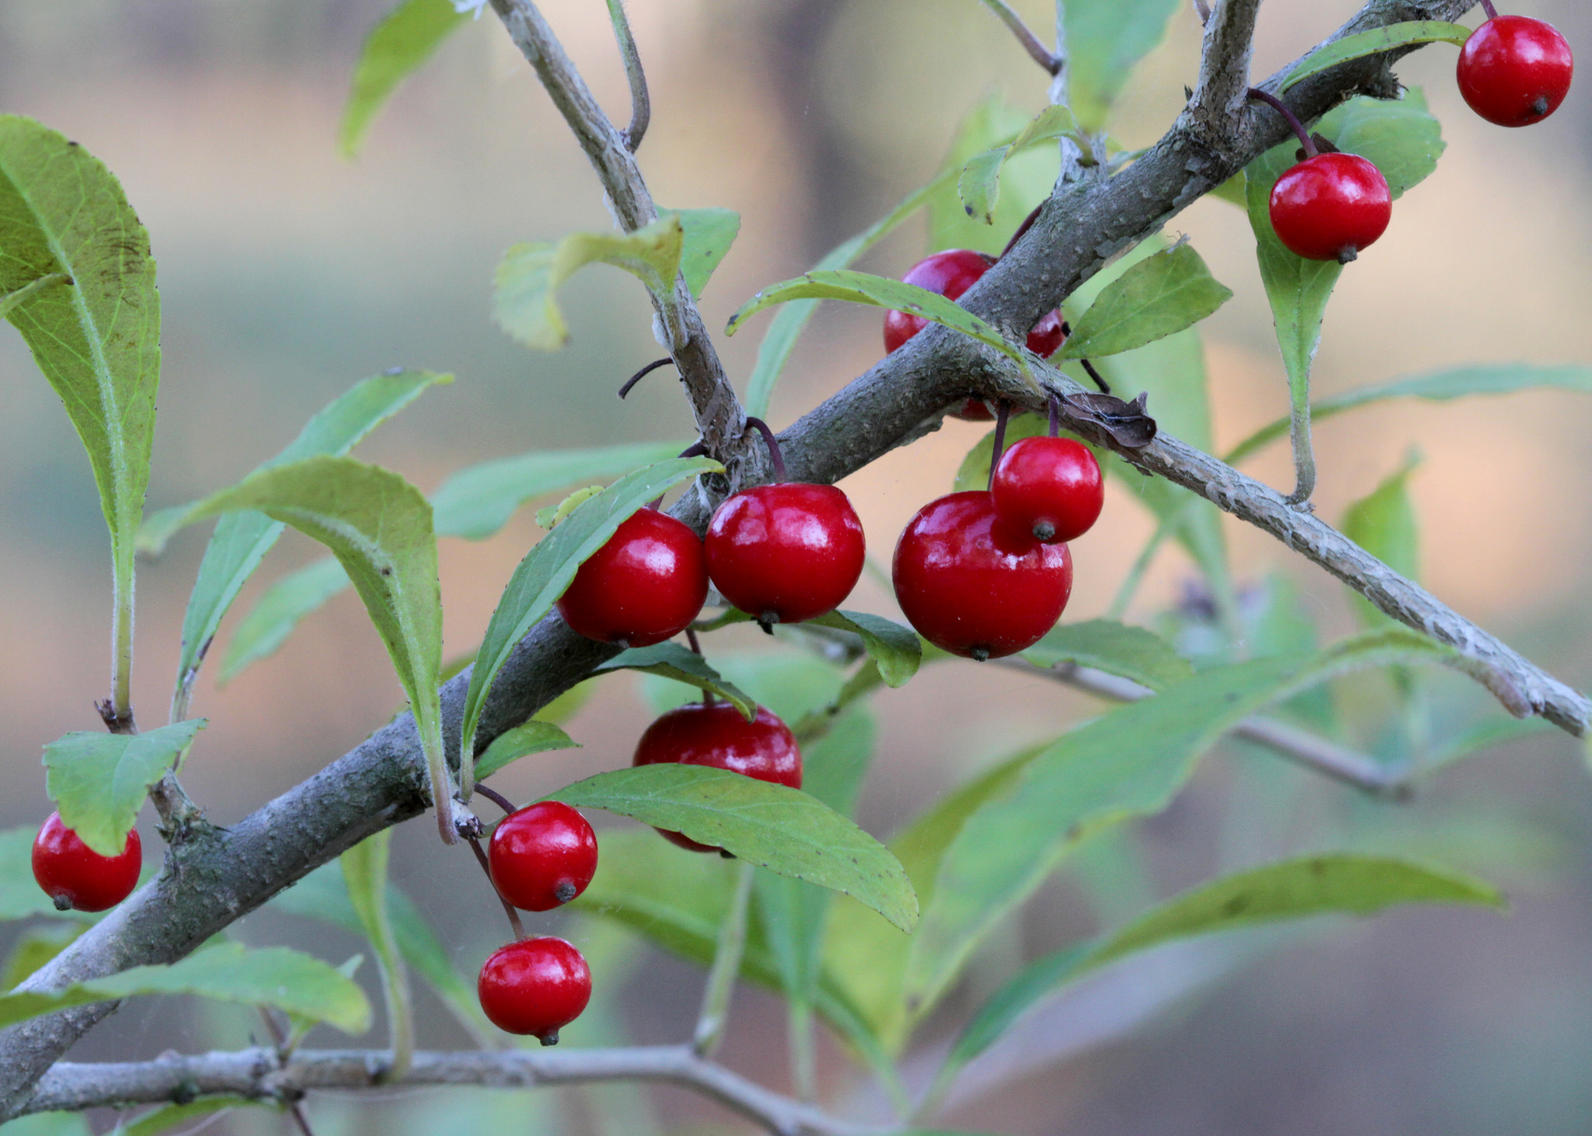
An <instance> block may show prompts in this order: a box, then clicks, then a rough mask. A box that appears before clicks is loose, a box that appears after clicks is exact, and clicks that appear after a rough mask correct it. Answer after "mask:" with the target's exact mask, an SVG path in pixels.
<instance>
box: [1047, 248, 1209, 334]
mask: <svg viewBox="0 0 1592 1136" xmlns="http://www.w3.org/2000/svg"><path fill="white" fill-rule="evenodd" d="M1232 294H1233V293H1232V291H1231V290H1230V289H1228V288H1226V287H1224V286H1223V285H1222V284H1220V283H1219V282H1218V281H1217V280H1216V279H1215V278H1213V277H1212V276H1211V274H1210V271H1209V270H1208V269H1207V268H1206V267H1205V262H1204V261H1203V260H1201V259H1200V254H1199V253H1197V252H1195V251H1194V248H1193V246H1192V245H1186V244H1177V245H1173V246H1172V247H1171V248H1169V249H1167V250H1166V251H1165V252H1159V253H1156V254H1155V255H1153V256H1148V257H1145V258H1144V259H1143V260H1141V261H1138V262H1137V263H1136V264H1134V265H1133V266H1132V267H1130V268H1129V269H1127V270H1126V271H1125V272H1123V273H1122V275H1121V276H1118V277H1117V278H1116V279H1115V280H1113V281H1112V282H1111V283H1110V284H1109V285H1107V286H1106V288H1105V290H1104V291H1102V292H1101V293H1100V295H1099V297H1098V298H1097V299H1096V300H1095V301H1094V303H1093V304H1091V305H1089V310H1088V311H1086V312H1084V314H1083V315H1082V316H1080V317H1079V318H1078V319H1077V320H1076V321H1074V323H1073V325H1072V335H1070V336H1068V338H1067V342H1066V343H1064V344H1062V347H1061V356H1062V358H1064V359H1079V358H1088V359H1094V358H1098V357H1099V356H1102V355H1116V354H1119V353H1120V352H1123V351H1131V350H1132V349H1133V348H1135V347H1142V346H1144V345H1145V344H1146V343H1151V342H1153V341H1155V340H1157V339H1161V338H1163V337H1164V336H1168V335H1171V334H1172V333H1173V332H1177V331H1182V330H1183V329H1184V328H1189V327H1193V326H1194V325H1195V324H1196V323H1198V322H1199V321H1200V320H1202V319H1204V318H1205V317H1206V316H1208V315H1210V314H1211V313H1212V312H1214V311H1215V310H1216V309H1217V308H1219V307H1221V306H1222V304H1224V303H1226V302H1227V300H1228V299H1229V298H1230V297H1231V296H1232Z"/></svg>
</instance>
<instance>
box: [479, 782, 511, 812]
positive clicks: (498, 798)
mask: <svg viewBox="0 0 1592 1136" xmlns="http://www.w3.org/2000/svg"><path fill="white" fill-rule="evenodd" d="M475 791H476V792H477V793H480V794H481V795H482V796H483V797H485V798H486V799H487V800H489V801H491V802H492V803H493V804H494V805H496V806H497V807H498V808H500V809H502V810H503V811H504V812H505V813H515V812H518V811H519V810H518V809H516V808H515V807H514V802H513V801H511V800H509V799H508V798H507V797H505V796H504V795H503V794H502V793H499V792H498V791H497V790H496V789H494V788H492V787H491V786H490V785H487V784H485V783H483V782H481V781H477V782H476V783H475Z"/></svg>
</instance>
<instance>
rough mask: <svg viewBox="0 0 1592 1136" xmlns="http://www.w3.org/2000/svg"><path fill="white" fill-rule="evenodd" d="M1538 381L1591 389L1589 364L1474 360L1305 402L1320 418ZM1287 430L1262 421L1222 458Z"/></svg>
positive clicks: (1233, 457)
mask: <svg viewBox="0 0 1592 1136" xmlns="http://www.w3.org/2000/svg"><path fill="white" fill-rule="evenodd" d="M1539 387H1541V388H1545V389H1557V390H1568V391H1578V392H1581V393H1584V394H1592V367H1588V366H1586V365H1584V364H1576V363H1569V364H1562V365H1559V366H1553V365H1542V364H1535V363H1478V364H1475V365H1472V366H1468V367H1454V368H1448V369H1444V370H1441V371H1433V372H1431V373H1429V374H1424V375H1413V376H1410V377H1408V378H1402V379H1394V380H1393V381H1391V382H1386V383H1375V384H1372V385H1370V386H1363V387H1358V388H1356V389H1355V390H1351V391H1345V392H1344V393H1342V394H1337V395H1332V396H1331V397H1329V398H1324V399H1322V400H1321V401H1320V402H1318V403H1316V404H1315V405H1314V406H1313V407H1312V408H1311V411H1312V413H1313V414H1314V415H1315V419H1316V421H1318V422H1319V421H1320V420H1321V419H1323V418H1330V417H1332V416H1333V415H1335V414H1342V413H1343V412H1344V411H1346V410H1353V409H1355V408H1356V407H1360V406H1366V405H1368V404H1370V403H1373V402H1382V401H1384V400H1387V399H1393V398H1419V399H1425V400H1427V401H1429V402H1447V401H1449V400H1451V399H1456V398H1466V397H1469V396H1470V395H1494V394H1515V393H1516V392H1518V391H1523V390H1533V389H1536V388H1539ZM1287 432H1288V420H1287V419H1286V418H1280V419H1278V420H1277V421H1275V422H1271V423H1268V424H1267V425H1265V426H1263V427H1261V428H1260V429H1259V430H1256V431H1255V432H1254V433H1253V434H1251V435H1250V436H1249V437H1247V438H1245V439H1244V440H1243V441H1242V442H1240V443H1238V445H1236V446H1234V447H1233V448H1232V450H1231V451H1230V452H1229V453H1228V454H1227V457H1226V459H1225V460H1226V461H1227V462H1228V463H1235V462H1240V461H1242V460H1244V459H1245V458H1246V457H1248V456H1249V455H1250V454H1253V453H1254V452H1255V451H1256V450H1258V449H1260V448H1261V447H1262V446H1264V445H1266V444H1267V443H1268V442H1271V441H1273V440H1275V439H1277V438H1280V437H1282V436H1283V435H1284V434H1286V433H1287Z"/></svg>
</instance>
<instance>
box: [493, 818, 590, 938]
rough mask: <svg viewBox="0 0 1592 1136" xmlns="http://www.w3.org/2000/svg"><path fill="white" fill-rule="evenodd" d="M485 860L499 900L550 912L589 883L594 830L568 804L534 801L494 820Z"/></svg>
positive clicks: (516, 905)
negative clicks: (489, 868)
mask: <svg viewBox="0 0 1592 1136" xmlns="http://www.w3.org/2000/svg"><path fill="white" fill-rule="evenodd" d="M487 862H488V864H489V865H490V867H491V872H492V883H493V884H494V885H496V887H497V890H498V894H499V895H501V896H502V897H503V898H504V899H506V900H508V901H509V902H510V903H512V904H513V905H514V906H515V907H523V908H524V909H525V910H526V911H550V910H552V909H553V908H555V907H557V906H558V905H559V904H561V903H568V902H569V901H570V900H572V899H574V898H575V897H576V896H577V895H579V894H580V893H581V892H583V891H585V890H586V885H587V884H589V883H591V878H592V876H593V875H594V874H596V871H597V834H596V833H594V832H593V831H592V830H591V825H589V824H587V823H586V818H585V817H583V816H581V815H580V813H578V812H576V811H575V810H574V809H572V808H570V807H569V806H568V805H566V804H563V803H562V802H559V801H538V802H537V803H536V804H534V805H527V806H526V807H525V808H523V809H520V810H518V811H517V812H514V813H510V814H509V815H508V816H506V817H504V818H503V820H501V821H500V822H498V826H497V828H495V829H493V830H492V843H491V845H490V847H489V850H488V855H487Z"/></svg>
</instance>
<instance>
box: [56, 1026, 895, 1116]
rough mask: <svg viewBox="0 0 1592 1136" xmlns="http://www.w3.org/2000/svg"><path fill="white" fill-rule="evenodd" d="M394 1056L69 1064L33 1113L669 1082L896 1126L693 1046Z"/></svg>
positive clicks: (751, 1107) (735, 1099)
mask: <svg viewBox="0 0 1592 1136" xmlns="http://www.w3.org/2000/svg"><path fill="white" fill-rule="evenodd" d="M385 1056H386V1054H384V1053H381V1052H376V1051H365V1050H323V1051H313V1050H312V1051H300V1052H298V1053H296V1054H294V1055H293V1056H292V1057H290V1058H288V1059H287V1061H285V1062H283V1061H280V1060H279V1059H278V1058H277V1055H276V1051H275V1050H272V1049H265V1048H259V1049H245V1050H240V1051H237V1052H216V1053H204V1054H198V1055H196V1056H192V1057H183V1056H178V1055H172V1056H169V1057H161V1058H157V1059H156V1060H154V1061H143V1062H128V1063H117V1064H110V1063H106V1064H92V1065H73V1064H66V1063H62V1064H60V1065H57V1066H56V1067H55V1068H53V1069H51V1070H50V1072H49V1073H47V1074H45V1076H44V1078H43V1079H42V1080H41V1081H40V1082H39V1087H38V1091H37V1092H36V1093H35V1095H34V1098H33V1100H32V1101H31V1102H30V1103H29V1105H28V1108H27V1111H28V1112H44V1111H47V1110H51V1109H57V1110H62V1111H71V1112H80V1111H82V1110H84V1109H88V1108H100V1107H105V1106H126V1105H134V1104H155V1103H159V1102H162V1101H172V1100H190V1099H196V1098H200V1097H208V1096H222V1097H246V1098H248V1099H251V1100H269V1101H280V1102H290V1101H294V1100H297V1099H298V1097H299V1096H300V1095H301V1094H303V1093H306V1092H317V1091H325V1090H340V1091H359V1090H362V1089H374V1090H380V1091H390V1090H391V1088H392V1087H393V1086H395V1085H407V1086H419V1085H474V1086H479V1087H486V1088H499V1089H524V1088H531V1087H535V1086H539V1085H577V1084H588V1083H591V1082H594V1081H662V1082H667V1083H669V1084H673V1085H680V1086H682V1087H684V1088H687V1089H691V1090H692V1091H694V1092H697V1093H700V1094H701V1095H703V1096H706V1097H710V1098H712V1099H713V1100H716V1101H718V1102H719V1103H720V1104H722V1105H724V1106H725V1107H727V1108H729V1109H731V1110H732V1111H734V1112H736V1113H739V1114H740V1115H741V1116H744V1117H746V1118H747V1119H748V1120H751V1121H753V1122H755V1123H756V1124H758V1125H759V1126H761V1127H762V1128H763V1129H764V1130H766V1131H768V1132H772V1133H775V1134H777V1136H880V1134H883V1133H886V1132H893V1131H898V1129H897V1128H895V1127H894V1126H892V1127H889V1128H886V1127H883V1126H880V1125H868V1124H854V1123H851V1122H848V1121H845V1120H841V1119H839V1118H837V1117H833V1116H830V1115H829V1114H827V1113H825V1112H822V1111H821V1110H819V1109H817V1108H814V1107H812V1106H811V1105H807V1104H803V1103H802V1102H800V1101H796V1100H792V1099H791V1098H789V1097H785V1096H781V1095H780V1094H778V1093H775V1092H771V1091H769V1090H768V1089H765V1088H763V1087H762V1086H760V1085H758V1084H755V1083H753V1082H752V1081H748V1080H747V1079H746V1078H745V1077H742V1076H740V1075H739V1074H737V1073H733V1072H731V1071H730V1070H728V1069H726V1068H724V1066H722V1065H718V1064H715V1063H714V1062H712V1061H708V1060H705V1059H703V1058H701V1057H698V1056H697V1055H696V1054H694V1053H693V1052H692V1051H691V1048H690V1046H684V1045H679V1046H673V1045H671V1046H646V1047H638V1048H633V1049H544V1050H541V1051H539V1052H538V1051H533V1050H527V1049H521V1050H511V1051H508V1052H491V1053H488V1052H474V1053H470V1052H465V1053H416V1054H415V1055H414V1061H413V1063H412V1065H411V1066H410V1068H409V1071H408V1072H407V1073H405V1074H404V1075H403V1076H401V1077H396V1078H395V1077H392V1076H383V1075H381V1073H382V1070H383V1068H384V1066H383V1059H384V1058H385Z"/></svg>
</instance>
